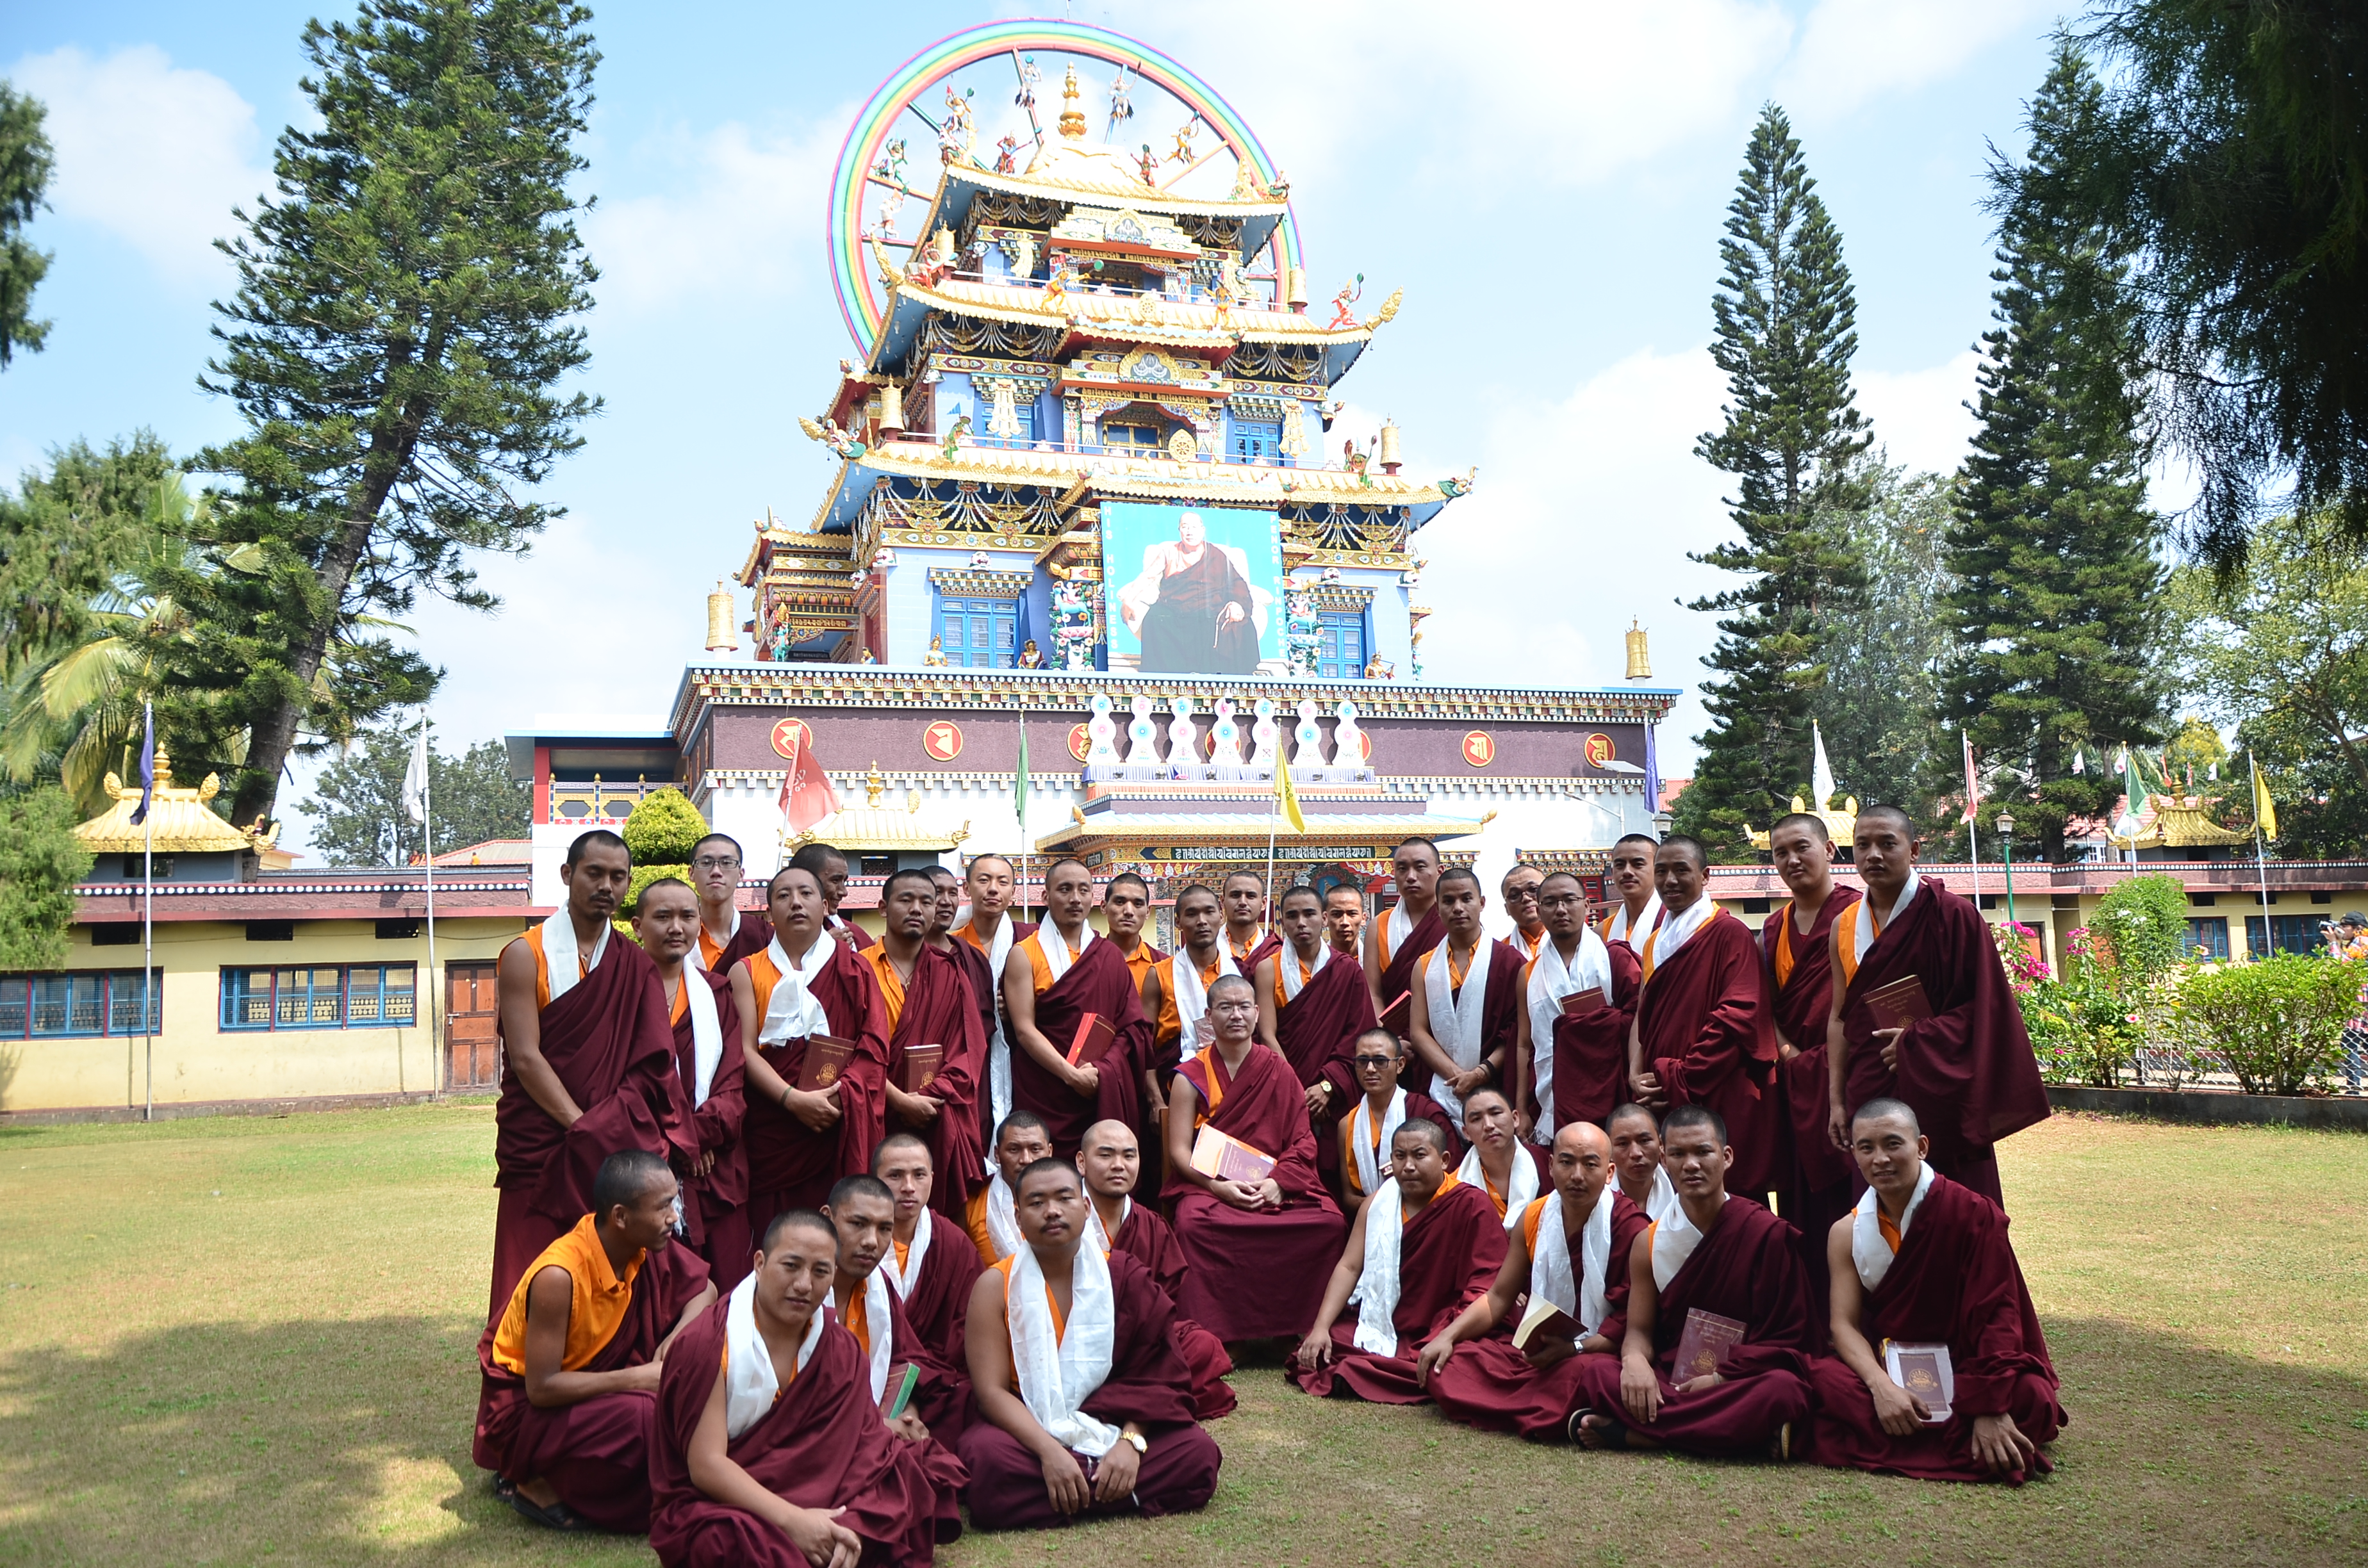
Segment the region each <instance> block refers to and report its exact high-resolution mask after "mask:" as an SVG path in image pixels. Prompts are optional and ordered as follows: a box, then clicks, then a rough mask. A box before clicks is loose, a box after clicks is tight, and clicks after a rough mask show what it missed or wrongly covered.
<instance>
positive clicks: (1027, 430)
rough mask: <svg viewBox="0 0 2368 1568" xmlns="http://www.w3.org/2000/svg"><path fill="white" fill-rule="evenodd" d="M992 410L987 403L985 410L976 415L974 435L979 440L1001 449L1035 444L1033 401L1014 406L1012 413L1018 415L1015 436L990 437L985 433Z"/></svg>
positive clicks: (1034, 402) (991, 406)
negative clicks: (1017, 426)
mask: <svg viewBox="0 0 2368 1568" xmlns="http://www.w3.org/2000/svg"><path fill="white" fill-rule="evenodd" d="M992 408H993V404H992V403H989V404H987V405H985V409H984V410H982V412H981V413H980V414H979V415H977V432H976V435H977V438H978V439H979V440H981V441H985V442H990V443H992V444H994V445H996V446H1001V447H1032V446H1034V445H1035V444H1036V442H1037V440H1038V437H1037V434H1036V431H1037V428H1038V426H1037V423H1036V400H1035V399H1033V398H1030V399H1029V400H1028V401H1027V402H1026V403H1018V404H1015V405H1014V409H1013V412H1015V413H1016V414H1018V415H1019V434H1018V435H1017V436H990V435H988V434H987V433H986V420H987V415H988V413H989V412H991V411H992Z"/></svg>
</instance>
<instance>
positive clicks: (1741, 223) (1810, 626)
mask: <svg viewBox="0 0 2368 1568" xmlns="http://www.w3.org/2000/svg"><path fill="white" fill-rule="evenodd" d="M1718 249H1719V260H1720V262H1721V263H1722V264H1723V265H1724V267H1725V274H1724V276H1723V277H1722V278H1720V280H1719V292H1718V293H1717V295H1716V296H1715V297H1713V300H1712V301H1711V309H1712V312H1713V316H1714V317H1715V319H1716V323H1717V337H1716V339H1715V341H1713V343H1712V345H1711V358H1713V360H1714V361H1716V363H1717V365H1718V368H1719V369H1722V370H1724V371H1725V372H1726V381H1727V396H1728V399H1729V402H1728V404H1727V406H1726V408H1725V415H1726V428H1725V429H1724V430H1722V431H1719V432H1718V433H1716V434H1714V435H1705V436H1704V437H1702V440H1701V442H1700V443H1699V444H1698V445H1697V446H1696V447H1695V449H1694V450H1695V451H1696V453H1697V454H1698V455H1700V456H1701V457H1702V458H1703V459H1704V460H1707V461H1708V462H1709V463H1710V464H1711V466H1713V468H1718V469H1723V470H1725V472H1728V473H1731V474H1733V475H1735V476H1736V498H1735V500H1734V502H1733V503H1732V505H1733V506H1734V508H1735V510H1734V512H1733V516H1734V518H1735V522H1736V528H1738V529H1739V530H1740V531H1741V533H1742V536H1743V537H1742V538H1741V539H1740V540H1736V541H1734V542H1731V543H1727V544H1723V545H1721V546H1719V547H1718V548H1717V549H1715V550H1713V551H1708V552H1707V553H1704V554H1702V555H1697V556H1695V557H1694V559H1695V560H1697V561H1700V562H1703V563H1704V564H1705V565H1710V566H1716V567H1718V568H1720V569H1721V570H1723V571H1727V572H1735V573H1740V574H1744V575H1745V578H1746V580H1745V581H1744V582H1743V583H1742V584H1741V585H1738V586H1736V587H1734V588H1730V589H1728V590H1726V591H1725V592H1724V593H1720V594H1715V595H1713V596H1712V597H1708V598H1704V599H1699V600H1696V601H1695V602H1694V603H1693V604H1692V605H1691V606H1690V607H1689V608H1693V609H1698V610H1714V611H1717V612H1719V613H1720V614H1721V615H1722V616H1723V617H1724V619H1721V620H1720V621H1719V623H1718V628H1719V640H1718V645H1717V646H1716V647H1715V648H1714V649H1713V650H1712V652H1711V655H1710V657H1709V659H1707V660H1706V661H1705V663H1707V664H1708V665H1710V666H1711V668H1713V670H1715V671H1717V672H1719V673H1718V676H1717V677H1716V678H1714V679H1713V680H1712V681H1710V682H1708V683H1707V684H1705V685H1704V686H1703V687H1702V691H1703V694H1704V697H1705V699H1706V700H1705V703H1704V706H1706V707H1707V708H1708V709H1709V710H1710V714H1711V728H1710V731H1709V733H1706V734H1703V735H1700V736H1698V737H1696V739H1697V740H1698V741H1699V742H1700V744H1701V745H1702V759H1701V762H1700V764H1699V765H1698V767H1696V770H1695V774H1694V781H1693V784H1692V785H1691V788H1689V789H1688V790H1686V792H1685V793H1684V794H1683V795H1681V796H1679V799H1678V809H1677V819H1678V821H1677V825H1678V829H1679V831H1680V832H1684V833H1690V834H1692V835H1695V836H1696V837H1699V838H1701V839H1702V840H1703V841H1704V842H1705V843H1707V844H1708V845H1710V846H1711V847H1712V850H1713V853H1714V854H1716V855H1718V856H1719V857H1720V858H1735V859H1739V858H1743V857H1744V856H1745V855H1746V854H1748V839H1747V838H1746V836H1745V827H1746V825H1747V824H1750V825H1754V826H1761V827H1764V826H1766V825H1767V824H1769V823H1770V822H1772V821H1773V820H1774V819H1775V818H1776V817H1777V816H1778V815H1780V814H1782V812H1784V811H1786V810H1788V809H1789V807H1790V804H1791V798H1792V796H1793V792H1794V791H1795V790H1801V789H1803V788H1804V787H1805V786H1806V784H1807V781H1808V778H1809V716H1810V706H1811V701H1812V699H1813V698H1814V697H1815V696H1816V693H1817V691H1818V689H1819V687H1822V686H1823V684H1824V682H1825V679H1826V663H1825V643H1826V633H1825V628H1826V626H1827V624H1829V622H1830V619H1831V618H1832V616H1833V614H1834V612H1835V609H1836V608H1837V605H1838V604H1846V603H1848V602H1849V601H1850V600H1851V599H1852V598H1854V597H1855V596H1856V595H1857V594H1858V593H1859V592H1860V591H1861V585H1862V576H1861V571H1860V568H1859V566H1858V564H1857V559H1856V556H1855V555H1854V554H1853V552H1852V551H1851V550H1850V539H1849V531H1848V530H1849V523H1850V518H1851V517H1855V516H1856V515H1857V514H1859V513H1861V512H1863V511H1864V510H1865V509H1866V507H1867V506H1868V504H1869V501H1870V499H1871V495H1870V491H1871V486H1872V482H1873V470H1872V469H1871V468H1870V467H1869V466H1868V465H1866V464H1864V463H1861V461H1859V459H1860V457H1861V454H1863V453H1864V452H1865V451H1866V449H1867V447H1868V445H1869V444H1870V443H1871V441H1872V440H1873V437H1871V436H1870V435H1869V434H1868V432H1867V427H1866V420H1865V419H1864V417H1863V416H1861V415H1860V413H1859V412H1858V409H1857V407H1856V406H1855V404H1854V403H1853V401H1852V395H1851V392H1850V356H1851V355H1853V354H1854V353H1856V352H1857V350H1858V333H1857V330H1856V322H1857V312H1858V303H1857V299H1856V296H1855V295H1854V294H1853V292H1852V290H1851V289H1850V269H1849V268H1848V267H1845V266H1843V264H1842V247H1841V235H1840V234H1839V233H1838V232H1837V231H1836V230H1835V228H1834V225H1833V221H1832V220H1831V219H1830V218H1828V217H1827V215H1826V207H1825V203H1824V202H1823V201H1821V200H1820V199H1818V197H1817V194H1816V181H1815V180H1813V179H1811V178H1810V177H1809V171H1808V166H1807V165H1806V164H1804V162H1803V161H1802V158H1801V144H1800V142H1798V141H1796V140H1794V138H1793V128H1792V124H1791V122H1790V121H1788V120H1787V119H1785V117H1784V111H1783V110H1782V109H1780V108H1777V107H1776V106H1775V105H1773V104H1770V105H1768V106H1767V107H1766V108H1763V109H1762V110H1761V111H1760V115H1759V125H1758V126H1757V127H1756V128H1755V129H1754V130H1753V131H1752V133H1751V144H1750V147H1749V149H1748V152H1747V153H1745V156H1744V165H1743V176H1742V178H1741V180H1740V181H1739V182H1738V183H1737V185H1736V193H1735V199H1734V201H1732V202H1731V203H1729V204H1728V206H1727V220H1726V238H1725V239H1724V240H1721V241H1720V242H1719V247H1718Z"/></svg>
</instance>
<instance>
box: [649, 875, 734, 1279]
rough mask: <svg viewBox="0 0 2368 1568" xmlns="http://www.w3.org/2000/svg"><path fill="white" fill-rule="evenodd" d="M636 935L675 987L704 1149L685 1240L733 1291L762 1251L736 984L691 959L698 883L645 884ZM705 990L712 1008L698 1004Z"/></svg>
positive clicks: (678, 1039)
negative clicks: (744, 1133) (744, 1123)
mask: <svg viewBox="0 0 2368 1568" xmlns="http://www.w3.org/2000/svg"><path fill="white" fill-rule="evenodd" d="M633 935H634V937H635V939H636V940H638V941H639V942H640V943H641V945H642V950H643V952H645V953H647V954H649V955H650V961H651V962H652V963H654V964H655V965H656V966H657V971H658V982H659V983H660V984H662V985H664V986H665V987H666V1006H667V1008H668V1009H669V1013H670V1016H671V1017H672V1018H673V1020H674V1057H675V1079H676V1084H677V1088H678V1090H679V1092H680V1094H681V1096H682V1104H683V1107H684V1108H685V1109H686V1110H688V1111H689V1117H690V1122H689V1127H690V1133H691V1138H692V1141H693V1142H695V1143H696V1144H697V1145H698V1152H697V1153H695V1154H694V1155H693V1156H692V1157H691V1160H690V1168H689V1172H688V1173H687V1174H686V1175H685V1176H683V1178H682V1220H683V1239H684V1240H685V1241H687V1242H689V1244H690V1247H691V1250H692V1251H693V1252H696V1253H697V1254H698V1255H699V1256H700V1257H702V1258H704V1259H705V1260H706V1262H707V1270H708V1277H709V1278H712V1279H713V1280H714V1281H715V1288H716V1289H717V1290H730V1289H731V1288H732V1287H733V1286H734V1285H737V1284H738V1283H740V1277H741V1276H742V1275H744V1274H746V1273H747V1272H748V1258H749V1256H750V1255H751V1254H753V1253H754V1252H755V1251H756V1250H757V1249H756V1244H755V1243H754V1241H753V1240H752V1239H751V1238H750V1237H749V1234H748V1214H747V1208H748V1157H747V1154H746V1152H745V1151H744V1150H742V1148H741V1147H740V1123H741V1119H742V1115H743V1110H744V1096H743V1093H742V1086H743V1085H744V1084H745V1082H746V1066H745V1064H744V1063H743V1061H742V1057H741V1052H740V1015H739V1013H738V1012H737V1011H735V1010H734V1007H733V1005H732V986H731V983H730V982H729V981H728V980H726V979H725V978H724V976H723V975H721V974H716V973H713V972H711V971H707V970H704V969H701V968H700V967H699V966H698V965H696V964H694V963H692V962H690V954H691V953H693V952H694V951H696V950H697V949H698V946H699V938H700V927H699V898H698V895H697V894H696V893H695V892H693V891H692V890H691V888H690V885H689V883H687V882H683V881H677V879H675V878H673V877H662V878H660V879H659V880H658V881H654V882H652V883H650V884H649V885H648V886H647V887H645V888H643V890H642V896H641V900H640V902H639V903H637V904H636V905H635V907H634V910H633ZM693 986H697V987H698V988H699V991H698V992H697V993H694V992H693V991H692V989H691V987H693ZM700 994H703V995H704V997H705V1001H706V1005H705V1006H703V1007H697V1006H694V1003H696V1002H697V1001H698V1000H699V999H700ZM702 1036H703V1037H704V1038H703V1039H702Z"/></svg>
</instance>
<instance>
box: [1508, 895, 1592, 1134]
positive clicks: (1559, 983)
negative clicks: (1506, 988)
mask: <svg viewBox="0 0 2368 1568" xmlns="http://www.w3.org/2000/svg"><path fill="white" fill-rule="evenodd" d="M1589 986H1593V987H1595V988H1597V989H1598V990H1600V991H1601V992H1602V993H1603V1000H1604V1001H1605V1002H1606V1003H1609V1002H1610V1001H1611V949H1608V948H1606V947H1605V946H1604V945H1603V938H1602V937H1599V936H1597V935H1596V934H1595V929H1594V927H1593V926H1580V927H1579V928H1578V952H1577V956H1576V958H1575V959H1574V960H1572V961H1569V962H1565V961H1564V959H1563V956H1562V949H1561V948H1560V947H1559V946H1557V945H1556V944H1555V942H1554V938H1553V937H1547V938H1546V939H1545V940H1544V941H1543V942H1541V943H1539V944H1538V956H1537V957H1536V958H1535V959H1534V960H1531V963H1530V988H1529V994H1528V996H1527V998H1526V1000H1527V1001H1528V1003H1529V1007H1530V1053H1531V1055H1530V1060H1531V1071H1532V1072H1533V1073H1534V1074H1535V1075H1536V1079H1537V1084H1536V1087H1535V1089H1534V1091H1533V1092H1534V1093H1535V1094H1536V1096H1537V1100H1538V1122H1537V1125H1536V1126H1534V1127H1532V1128H1531V1129H1530V1142H1532V1143H1551V1142H1554V1133H1555V1131H1557V1129H1556V1128H1555V1127H1554V1020H1555V1019H1556V1018H1559V1017H1562V999H1563V998H1564V997H1565V996H1568V995H1570V994H1572V993H1573V992H1577V991H1585V990H1586V989H1588V987H1589Z"/></svg>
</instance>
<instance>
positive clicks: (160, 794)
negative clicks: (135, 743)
mask: <svg viewBox="0 0 2368 1568" xmlns="http://www.w3.org/2000/svg"><path fill="white" fill-rule="evenodd" d="M106 788H107V792H108V794H110V795H112V796H114V797H115V804H113V805H112V806H109V807H108V809H107V810H106V811H105V812H101V813H100V814H99V815H97V816H95V817H93V818H91V819H90V820H89V821H88V822H86V823H84V824H82V825H81V826H79V827H77V828H75V829H74V836H75V837H76V838H78V839H80V840H81V841H82V845H83V847H84V848H85V849H88V850H90V851H92V852H93V853H95V854H100V855H119V854H120V855H133V854H138V853H139V852H140V851H142V850H143V849H147V848H150V847H152V846H153V847H154V849H155V851H156V853H157V854H159V855H225V854H229V853H231V852H233V851H235V850H241V849H255V848H257V847H258V843H257V840H256V838H255V837H254V836H253V835H248V834H245V833H242V832H240V831H239V830H238V829H237V828H234V827H233V826H232V825H231V824H229V823H227V822H224V821H223V820H222V818H221V816H219V815H218V814H216V813H215V812H214V810H213V807H212V806H211V804H210V803H209V802H211V801H212V800H213V798H214V796H215V795H216V794H218V793H220V792H221V790H222V780H221V778H218V777H216V776H215V775H213V774H211V773H209V774H207V775H206V778H205V782H203V783H202V784H199V786H198V787H197V788H196V789H194V790H182V789H176V788H174V786H173V759H172V758H171V757H169V756H166V755H165V748H164V747H163V746H158V747H157V748H156V798H155V801H154V803H153V804H152V805H151V806H150V807H149V811H148V820H147V821H146V822H145V823H140V824H135V823H134V822H132V820H131V813H132V812H136V811H138V810H139V809H140V786H139V785H138V784H136V783H134V784H126V783H125V782H124V781H123V780H122V779H121V778H118V777H116V776H115V775H114V774H112V773H110V774H108V776H107V778H106ZM270 841H271V835H266V836H265V837H264V839H263V840H262V842H261V846H264V847H268V846H269V844H270Z"/></svg>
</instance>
